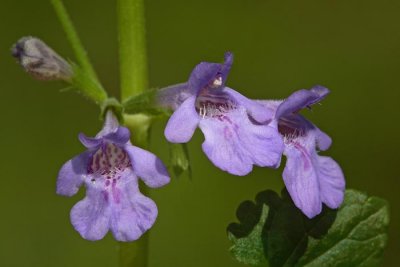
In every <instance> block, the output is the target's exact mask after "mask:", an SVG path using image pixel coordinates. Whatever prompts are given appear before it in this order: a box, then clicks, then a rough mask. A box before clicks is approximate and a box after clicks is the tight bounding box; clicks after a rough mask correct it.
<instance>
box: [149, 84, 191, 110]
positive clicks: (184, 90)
mask: <svg viewBox="0 0 400 267" xmlns="http://www.w3.org/2000/svg"><path fill="white" fill-rule="evenodd" d="M191 95H193V94H191V93H190V91H189V90H188V84H187V83H179V84H175V85H171V86H168V87H165V88H162V89H160V90H158V91H157V95H156V101H155V102H156V103H157V105H159V106H161V107H164V108H170V109H172V110H176V109H178V108H179V106H180V105H181V104H182V103H183V102H184V101H185V100H186V99H187V98H188V97H190V96H191Z"/></svg>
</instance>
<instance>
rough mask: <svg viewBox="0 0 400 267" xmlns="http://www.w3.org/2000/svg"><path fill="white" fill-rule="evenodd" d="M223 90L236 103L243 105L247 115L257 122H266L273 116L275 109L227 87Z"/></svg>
mask: <svg viewBox="0 0 400 267" xmlns="http://www.w3.org/2000/svg"><path fill="white" fill-rule="evenodd" d="M223 92H226V93H227V94H228V95H229V96H230V97H231V98H233V99H234V100H235V102H237V104H239V105H240V106H242V107H244V108H245V109H246V110H247V112H248V113H249V115H250V116H251V117H252V118H253V119H254V120H256V121H257V122H258V123H267V122H269V121H271V120H272V119H273V118H274V115H275V109H269V108H266V106H264V105H263V104H261V103H260V102H256V101H254V100H251V99H249V98H247V97H245V96H244V95H242V94H240V93H238V92H237V91H235V90H233V89H231V88H229V87H225V88H224V89H223Z"/></svg>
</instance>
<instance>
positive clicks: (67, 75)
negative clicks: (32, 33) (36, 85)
mask: <svg viewBox="0 0 400 267" xmlns="http://www.w3.org/2000/svg"><path fill="white" fill-rule="evenodd" d="M12 55H13V56H14V57H15V58H16V59H17V60H18V62H19V64H20V65H21V66H22V67H23V68H24V69H25V71H26V72H28V73H29V74H31V75H32V76H33V77H34V78H36V79H38V80H66V81H69V80H70V79H71V78H72V75H73V72H72V68H71V66H70V65H69V63H68V62H67V61H66V60H65V59H63V58H62V57H61V56H59V55H58V54H57V53H56V52H55V51H54V50H53V49H51V48H50V47H48V46H47V45H46V44H45V43H44V42H43V41H41V40H40V39H38V38H35V37H23V38H21V39H20V40H19V41H18V42H17V43H16V44H15V45H14V46H13V48H12Z"/></svg>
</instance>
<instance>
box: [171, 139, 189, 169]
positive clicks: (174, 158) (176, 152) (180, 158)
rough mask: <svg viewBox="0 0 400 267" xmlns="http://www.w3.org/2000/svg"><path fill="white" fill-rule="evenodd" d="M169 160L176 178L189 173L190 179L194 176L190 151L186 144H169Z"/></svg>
mask: <svg viewBox="0 0 400 267" xmlns="http://www.w3.org/2000/svg"><path fill="white" fill-rule="evenodd" d="M169 153H170V156H169V159H170V163H169V165H170V168H171V170H172V172H173V173H174V174H175V176H176V177H179V176H181V175H182V173H183V172H185V171H187V172H188V174H189V177H191V176H192V169H191V168H190V159H189V151H188V149H187V145H186V144H172V143H170V144H169Z"/></svg>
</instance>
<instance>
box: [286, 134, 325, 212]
mask: <svg viewBox="0 0 400 267" xmlns="http://www.w3.org/2000/svg"><path fill="white" fill-rule="evenodd" d="M311 139H313V138H311ZM311 141H313V140H311ZM314 149H315V148H314V146H313V145H312V144H305V143H304V142H301V141H300V139H298V140H297V141H294V142H293V143H291V144H287V145H286V148H285V151H284V154H285V155H286V157H287V161H286V166H285V169H284V170H283V181H284V182H285V185H286V188H287V190H288V192H289V194H290V196H291V198H292V200H293V202H294V204H295V205H296V207H298V208H299V209H300V210H301V211H302V212H303V213H304V214H305V215H306V216H307V217H308V218H313V217H315V216H316V215H318V214H319V213H320V212H321V209H322V203H321V198H320V188H319V182H318V178H319V177H318V174H317V172H316V169H315V167H314V161H315V156H316V155H315V151H314Z"/></svg>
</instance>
